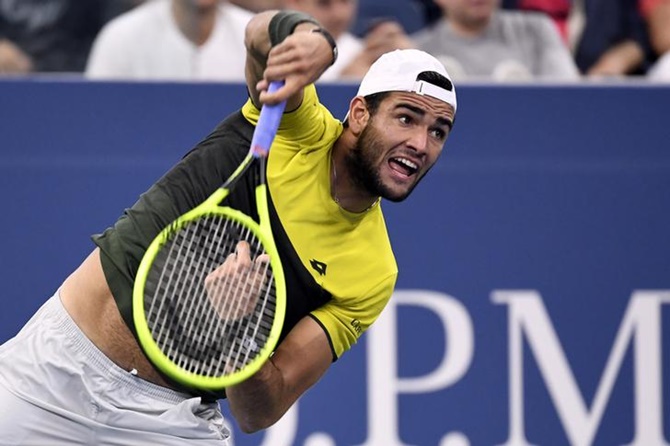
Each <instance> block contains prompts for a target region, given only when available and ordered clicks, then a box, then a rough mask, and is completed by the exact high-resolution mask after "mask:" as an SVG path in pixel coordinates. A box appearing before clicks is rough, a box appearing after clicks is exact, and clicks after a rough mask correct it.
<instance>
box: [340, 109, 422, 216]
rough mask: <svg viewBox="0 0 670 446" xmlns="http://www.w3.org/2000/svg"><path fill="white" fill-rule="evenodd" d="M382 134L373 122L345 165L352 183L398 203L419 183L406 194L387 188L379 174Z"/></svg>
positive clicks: (412, 186) (365, 130)
mask: <svg viewBox="0 0 670 446" xmlns="http://www.w3.org/2000/svg"><path fill="white" fill-rule="evenodd" d="M381 139H382V138H381V135H380V133H379V132H378V131H377V130H376V129H375V128H374V127H373V125H372V123H371V122H368V125H366V126H365V128H364V129H363V131H362V132H361V135H360V137H359V138H358V140H357V141H356V145H355V146H354V148H353V149H352V150H350V151H349V153H347V156H346V157H345V160H344V161H345V163H346V165H347V169H348V170H349V173H350V174H351V178H352V181H353V182H354V184H355V185H356V186H358V187H361V188H362V189H364V190H366V191H367V192H368V193H369V194H370V195H372V196H376V197H382V198H384V199H385V200H389V201H392V202H394V203H398V202H401V201H403V200H404V199H405V198H407V197H408V196H409V194H411V193H412V191H413V190H414V188H415V187H416V185H417V184H418V181H416V182H415V183H414V184H412V185H411V186H410V188H409V189H408V190H407V191H406V192H404V193H398V192H396V191H394V190H393V189H391V188H390V187H388V186H386V185H385V184H384V182H383V181H382V178H381V175H380V174H379V170H380V166H379V165H378V163H379V160H380V159H383V158H384V151H385V150H384V147H383V143H382V142H381Z"/></svg>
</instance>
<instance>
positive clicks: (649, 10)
mask: <svg viewBox="0 0 670 446" xmlns="http://www.w3.org/2000/svg"><path fill="white" fill-rule="evenodd" d="M640 9H641V12H642V16H643V17H644V18H645V20H646V22H647V29H648V30H649V40H650V42H651V47H652V49H653V50H654V52H655V53H656V54H657V55H659V56H660V58H659V59H658V62H657V63H656V64H655V65H654V66H652V67H651V69H650V70H649V78H650V79H651V80H659V81H664V82H668V81H670V0H641V2H640Z"/></svg>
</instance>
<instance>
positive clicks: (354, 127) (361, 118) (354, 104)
mask: <svg viewBox="0 0 670 446" xmlns="http://www.w3.org/2000/svg"><path fill="white" fill-rule="evenodd" d="M369 119H370V113H369V112H368V107H367V104H366V102H365V98H363V97H362V96H356V97H355V98H353V99H352V100H351V103H350V104H349V114H348V116H347V120H348V121H349V128H350V129H351V132H352V133H353V134H354V135H357V136H358V135H359V134H360V133H361V132H362V131H363V129H364V128H365V126H366V125H367V124H368V120H369Z"/></svg>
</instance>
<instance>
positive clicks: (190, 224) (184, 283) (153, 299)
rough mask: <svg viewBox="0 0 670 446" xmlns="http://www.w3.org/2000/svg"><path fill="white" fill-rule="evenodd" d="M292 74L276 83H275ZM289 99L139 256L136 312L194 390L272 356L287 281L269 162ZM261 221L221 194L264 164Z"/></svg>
mask: <svg viewBox="0 0 670 446" xmlns="http://www.w3.org/2000/svg"><path fill="white" fill-rule="evenodd" d="M282 85H283V82H273V83H271V84H270V87H269V91H275V90H277V89H278V88H280V87H281V86H282ZM285 106H286V103H285V102H283V103H280V104H277V105H264V106H263V107H262V109H261V113H260V117H259V119H258V124H257V126H256V129H255V130H254V134H253V137H252V141H251V147H250V149H249V153H248V154H247V155H246V157H245V158H244V160H243V161H242V163H241V164H240V165H239V167H237V169H236V170H235V171H234V172H233V174H232V175H231V176H230V177H229V178H228V179H227V180H226V181H225V182H224V183H223V185H222V186H221V187H220V188H219V189H217V190H216V192H214V193H213V194H212V195H211V196H210V197H209V198H207V200H205V201H204V202H203V203H202V204H200V205H199V206H197V207H196V208H194V209H192V210H191V211H189V212H187V213H185V214H183V215H182V216H180V217H178V218H177V219H176V220H175V221H173V222H172V223H171V224H170V225H169V226H167V227H166V228H165V229H163V230H162V231H161V232H160V233H159V234H158V236H156V238H155V239H154V240H153V241H152V243H151V244H150V245H149V247H148V249H147V251H146V253H145V254H144V257H143V258H142V261H141V262H140V266H139V269H138V271H137V276H136V278H135V285H134V289H133V319H134V323H135V328H136V330H137V335H138V339H139V342H140V345H141V346H142V348H143V350H144V352H145V354H146V355H147V357H148V358H149V360H150V361H151V362H152V363H153V364H154V365H155V366H156V367H157V368H158V369H159V370H160V371H161V372H163V373H164V374H165V375H166V376H167V377H169V378H171V379H172V380H174V381H175V382H176V383H179V384H182V385H184V386H187V387H189V388H192V389H201V390H207V391H215V390H221V389H224V388H226V387H228V386H231V385H233V384H237V383H239V382H241V381H243V380H245V379H247V378H248V377H250V376H251V375H253V374H254V373H255V372H256V371H258V369H260V367H261V366H262V365H263V363H264V362H265V361H266V360H267V359H268V358H269V357H270V355H271V354H272V352H273V350H274V347H275V346H276V344H277V341H278V338H279V334H280V332H281V328H282V324H283V321H284V313H285V308H286V286H285V282H284V273H283V270H282V266H281V263H280V260H279V255H278V252H277V247H276V246H275V243H274V240H273V237H272V230H271V227H270V220H269V215H268V203H267V195H266V188H267V186H266V180H265V162H266V157H267V154H268V151H269V150H270V146H271V145H272V141H273V140H274V137H275V134H276V133H277V129H278V127H279V122H280V120H281V116H282V114H283V112H284V108H285ZM255 162H259V163H260V182H259V184H258V185H257V186H256V190H255V197H256V206H257V211H258V216H259V223H256V222H255V221H254V220H253V219H252V218H251V217H249V216H247V215H245V214H244V213H242V212H240V211H238V210H235V209H232V208H230V207H226V206H222V205H221V202H222V201H223V200H224V199H225V198H226V197H227V196H228V194H229V193H230V191H231V190H232V189H233V188H234V187H235V184H236V183H237V182H238V180H239V179H240V178H241V177H242V176H243V175H245V173H246V172H248V171H249V168H250V167H251V166H252V165H253V164H254V163H255Z"/></svg>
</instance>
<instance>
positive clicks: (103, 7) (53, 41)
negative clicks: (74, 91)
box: [0, 0, 135, 74]
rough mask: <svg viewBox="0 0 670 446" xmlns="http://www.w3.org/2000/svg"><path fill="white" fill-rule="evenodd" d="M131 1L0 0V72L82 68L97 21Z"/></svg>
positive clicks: (102, 20)
mask: <svg viewBox="0 0 670 446" xmlns="http://www.w3.org/2000/svg"><path fill="white" fill-rule="evenodd" d="M133 6H135V5H134V3H133V0H0V73H13V74H25V73H29V72H82V71H84V67H85V66H86V59H87V58H88V54H89V51H90V49H91V44H92V42H93V39H95V36H96V35H97V34H98V32H99V31H100V29H101V28H102V26H103V25H104V24H105V23H106V22H107V21H108V20H109V19H111V18H112V17H114V16H115V15H117V14H119V13H121V12H123V11H126V10H128V9H130V8H132V7H133Z"/></svg>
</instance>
